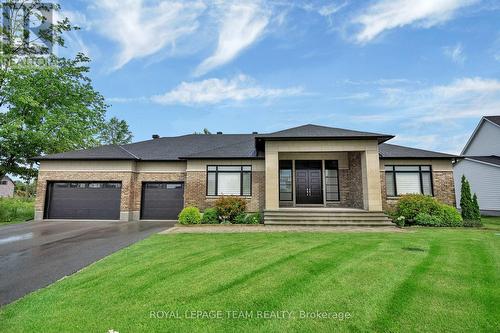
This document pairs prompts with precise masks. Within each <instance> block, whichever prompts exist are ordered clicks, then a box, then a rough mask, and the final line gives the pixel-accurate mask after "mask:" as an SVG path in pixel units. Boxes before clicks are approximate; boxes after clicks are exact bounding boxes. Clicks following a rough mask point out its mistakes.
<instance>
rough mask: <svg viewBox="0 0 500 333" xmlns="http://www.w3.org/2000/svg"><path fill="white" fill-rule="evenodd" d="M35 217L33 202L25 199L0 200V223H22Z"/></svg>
mask: <svg viewBox="0 0 500 333" xmlns="http://www.w3.org/2000/svg"><path fill="white" fill-rule="evenodd" d="M34 215H35V209H34V200H33V199H26V198H0V223H5V222H24V221H28V220H32V219H33V217H34Z"/></svg>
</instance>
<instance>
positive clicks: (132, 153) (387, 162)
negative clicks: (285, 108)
mask: <svg viewBox="0 0 500 333" xmlns="http://www.w3.org/2000/svg"><path fill="white" fill-rule="evenodd" d="M392 138H393V136H392V135H386V134H377V133H368V132H360V131H353V130H347V129H340V128H333V127H324V126H317V125H304V126H300V127H295V128H290V129H286V130H283V131H279V132H274V133H267V134H258V133H256V132H254V133H252V134H222V133H221V132H219V133H217V134H208V135H204V134H190V135H183V136H176V137H162V138H160V137H158V136H157V135H154V136H153V139H152V140H148V141H143V142H137V143H132V144H126V145H108V146H101V147H98V148H94V149H87V150H79V151H71V152H66V153H60V154H54V155H48V156H42V157H38V158H36V160H37V161H38V162H39V163H40V169H39V177H38V188H37V194H38V195H37V200H36V219H37V220H42V219H101V220H108V219H115V220H124V221H129V220H164V219H176V218H177V214H178V213H179V211H180V210H181V209H182V208H183V207H185V206H189V205H193V206H197V207H198V208H200V209H205V208H207V207H210V206H212V205H213V204H214V202H215V200H216V199H217V198H219V197H220V196H223V195H232V196H240V197H242V198H244V199H245V200H246V201H247V209H248V210H249V211H263V212H264V221H265V223H269V224H271V223H287V224H292V223H314V224H322V223H334V222H339V223H344V222H353V223H360V224H377V225H378V224H380V225H382V224H387V223H388V222H389V220H388V218H387V216H386V215H385V214H384V213H383V212H384V210H387V209H388V208H389V207H391V206H393V205H394V204H395V203H396V202H397V200H398V197H399V196H400V195H402V194H405V193H424V194H428V195H432V196H434V197H436V198H437V199H439V200H440V201H442V202H444V203H447V204H451V205H453V204H454V203H455V191H454V184H453V173H452V159H453V158H455V157H456V156H453V155H449V154H443V153H438V152H432V151H426V150H421V149H415V148H409V147H403V146H397V145H392V144H387V143H385V142H386V141H388V140H390V139H392Z"/></svg>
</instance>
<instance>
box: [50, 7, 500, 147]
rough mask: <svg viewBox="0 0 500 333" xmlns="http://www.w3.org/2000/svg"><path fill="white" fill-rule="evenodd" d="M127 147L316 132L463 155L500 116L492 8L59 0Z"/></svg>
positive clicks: (498, 17) (498, 21)
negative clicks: (350, 132) (195, 137)
mask: <svg viewBox="0 0 500 333" xmlns="http://www.w3.org/2000/svg"><path fill="white" fill-rule="evenodd" d="M59 3H60V5H61V13H60V15H61V16H66V17H68V18H69V19H70V20H71V22H72V23H73V24H75V25H77V26H79V27H80V29H79V30H77V31H72V32H70V33H67V34H66V36H65V39H66V48H64V49H59V50H57V52H58V54H59V55H60V56H66V57H70V56H74V54H76V52H83V53H85V54H86V55H88V56H89V57H90V58H91V59H92V63H91V73H90V77H91V78H92V81H93V84H94V87H95V88H96V90H98V91H99V92H100V93H101V94H103V95H104V96H105V98H106V101H107V103H108V104H110V108H109V112H108V116H109V117H112V116H116V117H118V118H120V119H125V120H126V121H127V122H128V124H129V126H130V129H131V130H132V132H133V134H134V141H141V140H147V139H149V138H151V135H152V134H159V135H161V136H176V135H183V134H189V133H193V132H195V131H198V132H200V131H202V130H203V128H208V129H209V130H210V131H212V132H217V131H222V132H224V133H251V132H253V131H257V132H259V133H265V132H272V131H276V130H281V129H285V128H289V127H294V126H300V125H303V124H308V123H312V124H317V125H323V126H333V127H341V128H348V129H354V130H364V131H371V132H378V133H386V134H392V135H396V138H395V139H393V140H391V141H390V143H395V144H401V145H406V146H410V147H416V148H423V149H430V150H436V151H442V152H449V153H460V151H461V149H462V148H463V146H464V145H465V143H466V141H467V139H468V137H469V136H470V134H471V133H472V131H473V130H474V128H475V127H476V125H477V123H478V122H479V120H480V118H481V116H483V115H495V114H496V115H500V2H499V1H488V0H482V1H481V0H418V1H415V0H375V1H366V2H365V1H359V0H357V1H354V0H335V1H320V0H317V1H305V0H297V1H284V0H275V1H271V0H269V1H265V0H262V1H258V0H256V1H244V0H241V1H222V0H212V1H208V0H193V1H191V0H185V1H155V0H95V1H94V0H87V1H83V0H71V1H70V0H60V1H59Z"/></svg>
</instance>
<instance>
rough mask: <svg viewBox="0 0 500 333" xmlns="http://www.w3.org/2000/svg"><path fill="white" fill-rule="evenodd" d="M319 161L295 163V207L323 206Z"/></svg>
mask: <svg viewBox="0 0 500 333" xmlns="http://www.w3.org/2000/svg"><path fill="white" fill-rule="evenodd" d="M321 164H322V162H321V161H295V184H296V185H295V194H296V202H295V203H296V204H297V205H321V204H323V181H322V174H321V169H322V165H321Z"/></svg>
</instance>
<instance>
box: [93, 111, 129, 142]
mask: <svg viewBox="0 0 500 333" xmlns="http://www.w3.org/2000/svg"><path fill="white" fill-rule="evenodd" d="M99 141H100V142H101V144H108V145H123V144H127V143H130V142H132V132H130V130H129V127H128V124H127V122H126V121H125V120H119V119H118V118H116V117H113V118H111V119H110V120H109V121H108V122H106V123H105V124H104V125H103V128H102V129H101V132H100V133H99Z"/></svg>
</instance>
